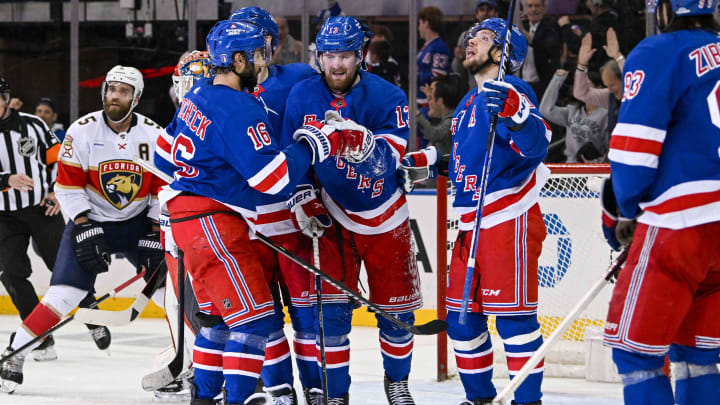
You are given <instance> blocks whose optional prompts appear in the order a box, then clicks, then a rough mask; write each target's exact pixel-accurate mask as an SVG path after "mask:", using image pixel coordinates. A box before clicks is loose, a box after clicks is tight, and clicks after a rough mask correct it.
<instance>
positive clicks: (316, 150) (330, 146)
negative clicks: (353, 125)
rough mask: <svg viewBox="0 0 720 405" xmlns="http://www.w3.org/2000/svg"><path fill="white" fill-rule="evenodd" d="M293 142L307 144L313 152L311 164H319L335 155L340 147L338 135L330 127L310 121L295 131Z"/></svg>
mask: <svg viewBox="0 0 720 405" xmlns="http://www.w3.org/2000/svg"><path fill="white" fill-rule="evenodd" d="M293 140H295V141H298V140H302V141H305V142H307V144H308V146H310V149H311V150H312V152H313V160H312V163H313V164H315V163H320V162H322V161H324V160H325V159H327V158H328V157H330V156H333V155H336V154H337V152H338V148H339V147H340V134H339V133H338V132H336V131H335V128H333V127H332V126H331V125H326V124H323V123H321V122H320V121H310V122H308V123H307V124H305V125H303V126H302V127H300V128H298V129H296V130H295V133H293Z"/></svg>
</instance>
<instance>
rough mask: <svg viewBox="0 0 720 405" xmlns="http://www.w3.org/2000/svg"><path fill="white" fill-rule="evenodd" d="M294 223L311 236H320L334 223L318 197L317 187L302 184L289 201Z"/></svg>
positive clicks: (288, 204)
mask: <svg viewBox="0 0 720 405" xmlns="http://www.w3.org/2000/svg"><path fill="white" fill-rule="evenodd" d="M287 206H288V209H289V210H290V213H291V214H292V215H291V218H292V221H293V224H294V225H295V226H296V227H297V228H298V229H299V230H300V232H302V233H304V234H305V235H307V236H309V237H311V238H319V237H321V236H322V235H323V234H324V233H325V228H329V227H330V226H331V225H332V219H331V218H330V214H328V212H327V210H326V209H325V206H324V205H323V203H322V202H321V201H320V199H319V198H317V192H316V191H315V188H313V186H311V185H309V184H300V185H298V187H297V188H296V189H295V193H294V194H293V195H292V197H290V200H288V202H287Z"/></svg>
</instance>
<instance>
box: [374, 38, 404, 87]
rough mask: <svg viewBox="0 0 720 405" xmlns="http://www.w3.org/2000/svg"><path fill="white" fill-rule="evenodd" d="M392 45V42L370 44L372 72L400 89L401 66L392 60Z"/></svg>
mask: <svg viewBox="0 0 720 405" xmlns="http://www.w3.org/2000/svg"><path fill="white" fill-rule="evenodd" d="M391 53H392V45H391V44H390V42H388V41H385V40H382V41H372V42H371V43H370V55H371V58H370V66H369V70H370V72H372V73H374V74H376V75H378V76H380V77H382V78H383V79H385V80H387V81H389V82H390V83H392V84H394V85H396V86H398V87H400V66H398V64H397V62H395V60H394V59H393V60H391V57H390V54H391Z"/></svg>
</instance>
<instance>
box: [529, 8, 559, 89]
mask: <svg viewBox="0 0 720 405" xmlns="http://www.w3.org/2000/svg"><path fill="white" fill-rule="evenodd" d="M520 30H521V31H522V32H523V34H524V35H525V39H527V41H528V53H527V56H526V57H525V64H524V65H523V67H522V70H521V73H522V78H523V80H525V81H526V82H528V83H529V84H530V86H532V88H533V90H534V91H535V94H536V95H537V97H538V100H539V99H541V98H542V95H543V92H544V91H545V87H546V86H547V85H548V83H550V79H551V78H552V75H553V73H554V72H555V69H557V68H558V67H560V56H561V54H562V47H561V46H559V45H560V43H561V36H560V27H559V26H558V24H557V22H555V20H553V19H552V18H551V17H546V16H545V0H526V3H525V15H524V17H523V21H522V23H521V24H520Z"/></svg>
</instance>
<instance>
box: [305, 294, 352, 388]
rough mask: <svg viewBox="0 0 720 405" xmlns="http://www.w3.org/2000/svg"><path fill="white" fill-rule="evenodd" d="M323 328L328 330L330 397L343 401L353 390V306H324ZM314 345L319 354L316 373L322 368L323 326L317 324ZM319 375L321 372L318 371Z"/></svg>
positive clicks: (326, 352)
mask: <svg viewBox="0 0 720 405" xmlns="http://www.w3.org/2000/svg"><path fill="white" fill-rule="evenodd" d="M323 315H324V316H323V321H324V322H323V326H324V328H325V363H326V365H327V379H328V382H327V383H328V395H329V397H330V398H341V397H343V396H344V395H346V394H347V393H348V391H349V389H350V339H349V338H348V334H349V333H350V322H351V321H352V306H351V305H350V304H336V303H327V304H323ZM314 328H315V333H316V334H317V337H316V341H315V345H316V351H317V357H316V360H317V369H318V370H320V368H321V364H322V363H321V358H320V355H321V353H320V337H319V333H320V324H319V322H318V319H316V320H315V325H314ZM318 375H320V371H318Z"/></svg>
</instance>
